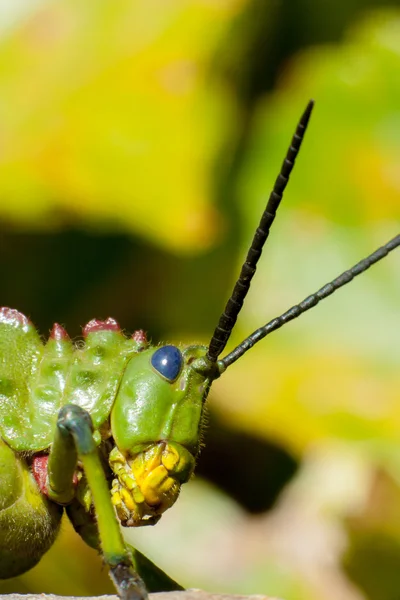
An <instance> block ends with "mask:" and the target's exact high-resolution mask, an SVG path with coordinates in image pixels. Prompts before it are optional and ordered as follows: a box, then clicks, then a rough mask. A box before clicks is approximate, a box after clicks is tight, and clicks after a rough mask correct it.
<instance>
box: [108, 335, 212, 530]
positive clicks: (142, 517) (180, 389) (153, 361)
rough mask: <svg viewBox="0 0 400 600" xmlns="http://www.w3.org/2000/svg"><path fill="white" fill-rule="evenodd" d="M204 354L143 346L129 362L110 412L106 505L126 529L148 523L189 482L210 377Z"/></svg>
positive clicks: (194, 349)
mask: <svg viewBox="0 0 400 600" xmlns="http://www.w3.org/2000/svg"><path fill="white" fill-rule="evenodd" d="M206 351H207V348H205V347H204V346H188V347H186V348H182V349H180V348H178V347H176V346H171V345H167V346H161V347H159V348H149V349H147V350H144V351H142V352H140V353H138V354H136V355H135V356H133V357H132V358H131V359H130V361H129V362H128V364H127V366H126V369H125V372H124V374H123V377H122V381H121V384H120V386H119V390H118V393H117V396H116V398H115V402H114V405H113V407H112V410H111V421H110V423H111V433H112V437H113V439H114V442H115V448H114V449H113V450H112V452H111V455H110V465H111V468H112V470H113V472H114V474H115V475H116V479H115V480H114V482H113V488H112V499H113V503H114V505H115V506H116V508H117V512H118V515H119V517H120V520H121V522H122V523H123V524H124V525H126V526H138V525H143V524H149V522H151V523H154V522H155V520H158V518H159V517H160V516H161V514H162V513H163V512H164V511H165V510H166V509H167V508H169V507H170V506H172V504H173V503H174V502H175V501H176V499H177V497H178V495H179V491H180V486H181V484H182V483H185V482H186V481H188V479H189V478H190V476H191V474H192V472H193V470H194V466H195V458H196V455H197V452H198V449H199V440H200V434H201V428H202V422H203V407H204V401H205V399H206V396H207V393H208V389H209V386H210V377H209V374H208V373H204V372H202V371H200V372H199V370H197V368H196V367H198V366H199V365H201V364H202V359H204V356H205V354H206Z"/></svg>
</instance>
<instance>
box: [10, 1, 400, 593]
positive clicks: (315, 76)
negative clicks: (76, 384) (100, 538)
mask: <svg viewBox="0 0 400 600" xmlns="http://www.w3.org/2000/svg"><path fill="white" fill-rule="evenodd" d="M310 97H313V98H315V100H316V108H315V111H314V116H313V118H312V122H311V124H310V128H309V131H308V132H307V136H306V139H305V143H304V145H303V148H302V152H301V154H300V157H299V159H298V164H297V165H296V169H295V171H294V173H293V176H292V179H291V182H290V185H289V187H288V190H287V193H286V197H285V200H284V203H283V205H282V207H281V210H280V214H279V216H278V218H277V221H276V223H275V224H274V227H273V231H272V234H271V237H270V240H269V243H268V247H267V248H266V251H265V256H264V257H263V260H262V262H261V264H260V266H259V270H258V272H257V276H256V278H255V280H254V283H253V286H252V289H251V293H250V295H249V297H248V299H247V301H246V304H245V307H244V309H243V312H242V314H241V316H240V319H239V322H238V324H237V328H236V330H235V334H234V335H233V339H232V341H231V343H230V347H231V348H233V346H234V344H235V342H236V343H237V342H239V341H241V340H242V339H243V338H244V337H245V336H246V335H248V334H249V333H250V332H251V331H253V330H254V329H255V328H257V327H258V326H260V325H261V324H263V323H265V322H267V321H268V320H269V319H270V318H272V317H274V316H276V315H277V314H280V313H281V312H283V311H284V310H285V309H286V308H288V307H289V306H291V305H292V304H294V303H296V302H297V301H299V300H301V299H302V298H303V297H305V296H306V295H307V294H308V293H310V292H311V291H314V290H315V289H317V288H319V287H320V286H321V285H322V284H324V283H325V282H326V281H328V280H329V279H331V278H333V277H335V276H336V275H337V274H338V273H339V272H341V271H342V270H344V269H345V268H347V267H349V266H351V265H352V264H353V263H355V262H356V261H357V260H359V259H360V258H361V257H362V256H364V255H366V254H368V253H370V252H371V251H372V250H374V249H375V248H376V247H378V246H379V245H381V244H382V243H384V242H385V241H387V240H388V239H389V238H390V237H393V236H394V235H396V234H397V233H399V218H400V2H398V1H392V2H389V1H385V0H335V1H333V0H325V1H324V2H318V0H184V1H178V0H113V1H107V0H85V2H82V1H80V0H53V1H46V0H0V226H1V229H0V281H1V294H0V304H1V305H6V306H12V307H15V308H18V309H19V310H21V311H22V312H24V313H25V314H27V315H29V316H30V317H31V319H32V320H33V321H34V322H35V323H36V324H37V326H38V328H39V329H40V331H41V332H42V333H43V335H47V332H48V331H49V329H50V328H51V325H52V323H53V322H54V321H58V322H61V323H63V324H64V325H65V326H66V327H67V328H68V330H69V332H70V334H71V336H74V337H76V338H77V339H79V335H80V331H81V327H82V325H84V324H85V323H86V322H87V321H88V320H90V319H91V318H93V317H95V316H96V317H99V318H102V317H104V318H105V317H107V316H109V315H111V316H113V317H115V318H116V319H118V320H119V322H120V323H121V324H122V326H123V327H124V328H126V329H127V330H128V331H133V330H134V329H136V328H144V329H146V330H147V331H148V333H149V335H150V337H151V338H152V339H153V340H154V341H155V342H156V343H158V342H159V341H169V342H176V341H179V340H181V341H184V342H188V341H196V342H204V343H207V342H208V340H209V338H210V335H211V333H212V331H213V329H214V327H215V325H216V322H217V319H218V317H219V314H220V312H221V310H222V308H223V306H224V302H225V301H226V299H227V297H228V295H229V293H230V290H231V287H232V285H233V282H234V280H235V277H236V275H237V272H238V269H239V267H240V263H241V260H243V255H244V253H245V251H246V248H247V246H248V244H249V241H250V239H251V237H252V232H253V230H254V229H255V227H256V225H257V223H258V219H259V216H260V214H261V211H262V207H263V206H264V204H265V200H266V197H267V196H268V193H269V190H270V188H271V185H272V183H273V180H274V178H275V176H276V174H277V171H278V169H279V167H280V164H281V162H282V159H283V156H284V153H285V151H286V148H287V145H288V143H289V140H290V138H291V135H292V133H293V130H294V127H295V125H296V121H297V119H298V117H299V116H300V114H301V112H302V110H303V109H304V106H305V104H306V102H307V101H308V99H309V98H310ZM399 306H400V253H399V252H398V253H397V255H396V253H394V254H393V255H392V256H391V257H390V258H388V259H386V260H385V261H384V262H383V263H381V264H380V265H379V266H377V267H375V268H373V269H372V270H371V271H369V272H368V274H365V275H364V276H362V277H361V278H360V279H359V280H357V281H356V282H353V283H352V284H351V285H350V286H348V287H347V288H346V289H343V290H342V291H340V292H339V293H338V294H337V295H336V296H335V297H333V298H331V299H329V300H327V301H326V302H324V303H323V305H321V306H319V307H318V308H316V309H315V310H313V311H310V312H309V313H307V315H304V316H303V317H302V318H301V319H299V320H298V321H296V322H294V323H292V324H290V325H288V326H287V327H286V328H284V329H283V330H280V331H279V332H277V333H275V334H274V335H272V336H271V337H270V338H268V340H264V342H262V343H260V344H259V345H258V346H257V347H255V348H254V349H253V350H252V352H249V353H248V355H246V357H243V358H242V359H241V361H240V362H238V363H236V364H235V365H233V366H232V367H231V368H230V369H229V370H228V371H227V373H226V374H225V375H224V376H223V377H222V378H221V380H219V381H218V382H216V383H215V384H214V387H213V391H212V393H211V395H210V398H209V402H208V405H209V425H208V428H207V431H206V432H205V437H204V441H205V447H204V449H203V452H202V454H201V456H200V458H199V463H198V470H197V476H196V477H195V478H194V480H193V481H191V482H190V483H189V484H188V485H187V486H186V487H185V488H184V490H183V492H182V494H181V498H180V499H179V501H178V503H177V504H176V505H175V506H174V507H173V509H171V510H170V511H169V512H168V513H167V514H165V515H164V516H163V518H162V520H161V522H160V523H159V524H158V525H157V526H156V527H154V528H145V529H143V530H135V531H132V530H130V531H127V539H129V541H130V542H131V543H133V544H137V546H138V547H139V548H140V549H141V550H142V551H143V552H145V553H146V554H147V555H148V556H149V557H151V558H152V559H153V560H154V561H155V562H157V563H158V564H159V565H160V566H161V567H162V568H164V569H165V570H166V571H167V572H168V573H170V574H171V575H172V576H173V577H175V578H176V579H177V580H179V581H180V582H181V583H182V584H183V585H185V586H187V587H201V588H205V589H207V590H210V591H225V592H237V593H264V594H270V595H271V596H273V595H276V596H279V597H282V598H284V599H285V600H333V599H335V600H336V599H337V598H340V599H341V600H362V599H371V600H375V599H376V600H378V599H379V600H396V599H397V600H398V598H399V597H400V596H399V589H400V397H399V392H398V389H399V383H400V382H399V365H400V344H399V332H400V311H399ZM0 591H1V592H11V591H13V592H53V593H59V594H82V595H91V594H100V593H106V592H112V587H111V584H110V582H109V580H108V577H107V573H106V570H105V569H104V568H103V567H102V564H101V559H100V557H98V556H97V555H96V552H94V551H92V550H90V549H88V548H86V547H85V546H84V544H83V542H81V541H80V540H79V538H78V537H77V536H76V535H75V534H74V533H73V532H72V531H71V528H70V527H69V525H68V523H67V522H66V521H65V523H64V525H63V530H62V534H61V535H60V538H59V540H58V541H57V542H56V544H55V546H54V548H53V549H52V550H51V551H50V552H49V553H48V554H47V555H46V556H45V557H44V559H43V560H42V561H41V563H40V564H39V566H37V567H36V568H35V569H33V570H32V571H31V572H29V573H27V574H25V575H24V576H22V577H20V578H18V579H13V580H8V581H3V582H1V583H0Z"/></svg>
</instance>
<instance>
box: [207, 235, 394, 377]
mask: <svg viewBox="0 0 400 600" xmlns="http://www.w3.org/2000/svg"><path fill="white" fill-rule="evenodd" d="M398 246H400V235H396V237H394V238H393V239H392V240H390V241H389V242H388V243H387V244H385V245H384V246H382V247H381V248H378V250H375V252H373V253H372V254H370V255H369V256H367V258H363V260H360V262H358V263H357V264H356V265H354V267H352V268H351V269H349V270H348V271H345V272H344V273H342V274H341V275H339V276H338V277H336V279H334V280H333V281H331V282H330V283H327V284H326V285H324V286H323V287H322V288H321V289H319V290H318V291H317V292H315V293H314V294H311V296H307V298H305V299H304V300H303V301H302V302H300V303H299V304H295V305H294V306H292V308H289V310H287V311H286V312H284V313H283V314H282V315H280V316H279V317H275V319H272V321H270V322H269V323H267V324H266V325H264V326H263V327H260V328H259V329H256V331H254V332H253V333H252V334H251V335H249V337H248V338H246V339H245V340H243V342H242V343H241V344H239V346H237V347H236V348H235V349H234V350H232V352H230V353H229V354H227V355H226V356H225V358H223V359H222V360H220V361H218V364H219V365H220V364H221V363H222V365H223V367H224V370H225V369H226V368H227V367H229V366H230V365H231V364H232V363H234V362H235V361H236V360H238V358H240V357H241V356H243V354H244V353H245V352H247V350H249V349H250V348H252V347H253V346H254V344H256V343H257V342H259V341H260V340H262V339H263V338H265V336H267V335H269V334H270V333H272V332H273V331H275V330H276V329H279V328H280V327H282V325H285V324H286V323H288V322H289V321H292V320H293V319H297V317H299V316H300V315H302V314H303V313H305V312H306V311H307V310H309V309H310V308H312V307H313V306H316V305H317V304H318V303H319V302H320V301H321V300H323V299H324V298H327V297H328V296H330V295H331V294H333V292H336V290H338V289H339V288H341V287H342V286H343V285H346V283H349V282H350V281H351V280H352V279H354V277H357V275H360V274H361V273H364V271H366V270H367V269H369V268H370V267H371V266H372V265H374V264H375V263H377V262H378V261H380V260H382V258H384V257H385V256H387V255H388V254H389V252H391V251H392V250H394V249H395V248H397V247H398Z"/></svg>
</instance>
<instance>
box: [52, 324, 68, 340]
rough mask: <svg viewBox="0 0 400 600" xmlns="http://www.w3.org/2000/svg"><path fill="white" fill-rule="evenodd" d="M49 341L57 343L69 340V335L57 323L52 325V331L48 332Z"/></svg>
mask: <svg viewBox="0 0 400 600" xmlns="http://www.w3.org/2000/svg"><path fill="white" fill-rule="evenodd" d="M50 339H51V340H57V342H60V341H62V340H69V335H68V333H67V332H66V331H65V329H64V327H62V326H61V325H59V324H58V323H54V325H53V329H52V330H51V332H50Z"/></svg>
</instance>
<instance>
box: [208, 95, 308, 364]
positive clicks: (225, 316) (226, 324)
mask: <svg viewBox="0 0 400 600" xmlns="http://www.w3.org/2000/svg"><path fill="white" fill-rule="evenodd" d="M313 106H314V101H313V100H310V101H309V103H308V105H307V107H306V109H305V111H304V113H303V115H302V117H301V119H300V121H299V123H298V125H297V128H296V132H295V134H294V136H293V138H292V142H291V145H290V146H289V149H288V151H287V154H286V157H285V160H284V161H283V164H282V167H281V170H280V173H279V175H278V177H277V179H276V181H275V185H274V187H273V190H272V192H271V195H270V197H269V200H268V203H267V206H266V208H265V210H264V213H263V215H262V217H261V221H260V224H259V226H258V227H257V230H256V232H255V234H254V238H253V241H252V243H251V246H250V249H249V251H248V254H247V257H246V260H245V262H244V264H243V266H242V270H241V272H240V275H239V279H238V280H237V282H236V284H235V287H234V289H233V292H232V295H231V297H230V298H229V300H228V302H227V304H226V307H225V310H224V312H223V313H222V315H221V317H220V320H219V323H218V325H217V327H216V329H215V331H214V334H213V336H212V338H211V341H210V345H209V348H208V351H207V357H208V359H209V360H210V361H211V362H216V361H217V359H218V356H219V355H220V354H221V352H222V351H223V349H224V348H225V346H226V343H227V341H228V339H229V337H230V335H231V331H232V329H233V326H234V325H235V323H236V319H237V316H238V314H239V312H240V310H241V308H242V306H243V302H244V299H245V297H246V295H247V292H248V291H249V288H250V283H251V280H252V278H253V275H254V273H255V272H256V267H257V263H258V260H259V258H260V256H261V253H262V249H263V246H264V244H265V242H266V240H267V238H268V235H269V232H270V229H271V226H272V223H273V222H274V219H275V215H276V211H277V210H278V207H279V204H280V202H281V200H282V196H283V192H284V191H285V188H286V185H287V182H288V180H289V176H290V173H291V172H292V169H293V167H294V162H295V160H296V157H297V154H298V152H299V150H300V146H301V143H302V141H303V138H304V134H305V131H306V128H307V125H308V122H309V119H310V115H311V111H312V109H313ZM229 356H230V355H229ZM235 360H236V359H235Z"/></svg>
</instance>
